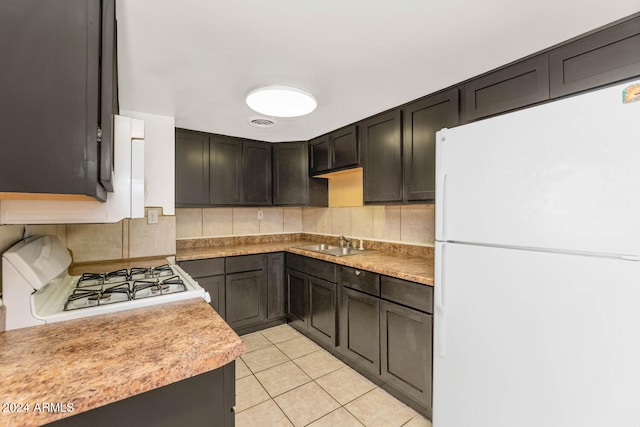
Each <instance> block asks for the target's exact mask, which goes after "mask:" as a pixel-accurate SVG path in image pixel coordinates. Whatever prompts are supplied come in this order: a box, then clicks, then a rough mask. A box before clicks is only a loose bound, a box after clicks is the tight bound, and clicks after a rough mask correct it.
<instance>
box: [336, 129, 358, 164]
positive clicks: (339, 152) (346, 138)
mask: <svg viewBox="0 0 640 427" xmlns="http://www.w3.org/2000/svg"><path fill="white" fill-rule="evenodd" d="M357 129H358V127H357V126H356V125H351V126H347V127H345V128H342V129H340V130H337V131H335V132H331V169H339V168H343V167H346V166H355V165H357V164H358V163H359V161H360V159H359V157H358V154H359V153H358V134H357Z"/></svg>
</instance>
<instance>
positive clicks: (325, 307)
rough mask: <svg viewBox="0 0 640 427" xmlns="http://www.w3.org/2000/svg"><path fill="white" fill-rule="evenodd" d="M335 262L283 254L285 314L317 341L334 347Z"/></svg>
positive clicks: (335, 331) (295, 325)
mask: <svg viewBox="0 0 640 427" xmlns="http://www.w3.org/2000/svg"><path fill="white" fill-rule="evenodd" d="M336 282H337V278H336V265H335V264H333V263H330V262H325V261H320V260H317V259H313V258H307V257H304V256H300V255H295V254H289V253H288V254H287V296H288V298H287V300H288V305H287V317H288V321H289V322H290V324H291V325H292V326H294V327H296V328H297V329H299V330H301V331H303V332H305V333H308V334H309V335H310V336H312V337H313V338H314V339H316V340H317V341H318V342H320V343H322V344H325V345H326V346H328V347H331V348H333V347H335V346H336V344H337V339H338V331H337V324H338V322H337V317H338V311H337V308H338V305H337V295H338V294H337V283H336Z"/></svg>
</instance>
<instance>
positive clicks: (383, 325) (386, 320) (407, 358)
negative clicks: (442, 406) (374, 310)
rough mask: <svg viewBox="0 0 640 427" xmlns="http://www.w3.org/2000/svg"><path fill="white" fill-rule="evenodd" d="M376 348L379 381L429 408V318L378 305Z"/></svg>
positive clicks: (430, 378) (431, 342)
mask: <svg viewBox="0 0 640 427" xmlns="http://www.w3.org/2000/svg"><path fill="white" fill-rule="evenodd" d="M380 345H381V353H382V358H381V359H382V360H381V375H382V378H383V379H384V380H385V381H386V382H388V383H389V384H391V385H393V386H394V387H395V388H397V389H398V390H400V391H401V392H403V393H404V394H406V395H407V396H409V397H411V398H413V399H414V400H416V401H418V402H420V403H421V404H422V405H424V406H425V407H427V408H431V389H432V356H431V354H432V346H433V316H432V315H430V314H426V313H422V312H420V311H417V310H412V309H410V308H407V307H403V306H401V305H398V304H394V303H391V302H387V301H382V302H381V303H380Z"/></svg>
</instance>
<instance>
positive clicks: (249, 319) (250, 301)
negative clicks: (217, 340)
mask: <svg viewBox="0 0 640 427" xmlns="http://www.w3.org/2000/svg"><path fill="white" fill-rule="evenodd" d="M225 288H226V290H225V310H226V313H225V314H226V317H225V320H226V321H227V323H228V324H229V326H231V327H232V328H233V329H235V330H237V329H238V328H242V327H245V326H250V325H253V324H256V323H261V322H264V321H265V320H266V319H267V313H266V312H267V310H266V296H267V295H266V293H267V286H266V280H265V273H264V270H257V271H249V272H245V273H235V274H227V276H226V277H225Z"/></svg>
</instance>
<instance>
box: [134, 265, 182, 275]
mask: <svg viewBox="0 0 640 427" xmlns="http://www.w3.org/2000/svg"><path fill="white" fill-rule="evenodd" d="M170 274H173V270H172V269H171V266H170V265H168V264H166V265H161V266H159V267H149V268H132V269H131V271H130V272H129V278H130V279H133V276H140V275H142V276H143V277H142V278H144V279H152V278H155V277H160V276H168V275H170Z"/></svg>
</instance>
